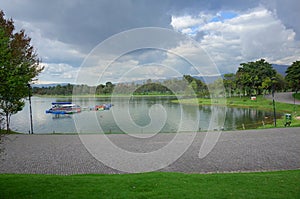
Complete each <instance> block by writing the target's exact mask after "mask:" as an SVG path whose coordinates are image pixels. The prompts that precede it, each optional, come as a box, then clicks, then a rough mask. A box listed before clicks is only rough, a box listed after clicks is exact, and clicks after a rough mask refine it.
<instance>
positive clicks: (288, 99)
mask: <svg viewBox="0 0 300 199" xmlns="http://www.w3.org/2000/svg"><path fill="white" fill-rule="evenodd" d="M265 97H266V98H267V99H273V97H272V95H266V96H265ZM274 99H275V101H277V102H283V103H288V104H294V103H295V104H300V100H297V99H294V98H293V92H285V93H275V94H274Z"/></svg>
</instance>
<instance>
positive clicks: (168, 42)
mask: <svg viewBox="0 0 300 199" xmlns="http://www.w3.org/2000/svg"><path fill="white" fill-rule="evenodd" d="M299 8H300V1H299V0H285V1H283V0H244V1H238V0H231V1H230V0H227V1H225V0H195V1H193V0H189V1H182V0H151V1H150V0H86V1H84V0H51V1H48V0H3V1H1V3H0V9H2V10H3V11H4V13H5V15H6V17H7V18H12V19H13V20H14V22H15V26H16V30H20V29H25V32H26V33H27V35H28V36H29V37H31V38H32V45H33V46H34V47H35V49H36V51H37V54H38V56H39V57H40V58H41V60H42V64H43V65H44V67H45V69H44V71H43V72H42V73H41V74H40V75H39V77H38V79H39V80H38V82H37V83H63V82H64V83H65V82H66V83H86V84H98V83H105V82H107V81H111V82H113V83H116V82H131V81H137V80H143V79H149V78H151V79H167V78H171V77H177V76H182V75H183V74H191V75H198V76H201V75H205V76H210V75H211V76H214V75H217V74H224V73H235V72H236V70H237V68H238V67H239V64H240V63H245V62H249V61H256V60H259V59H261V58H263V59H265V60H266V61H268V62H269V63H273V64H282V65H291V64H292V63H293V62H294V61H296V60H300V23H299V22H298V19H299V18H300V12H299Z"/></svg>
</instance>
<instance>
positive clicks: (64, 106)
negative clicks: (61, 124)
mask: <svg viewBox="0 0 300 199" xmlns="http://www.w3.org/2000/svg"><path fill="white" fill-rule="evenodd" d="M79 112H81V107H80V106H78V105H76V104H72V102H52V107H51V108H50V109H49V110H46V113H52V114H73V113H79Z"/></svg>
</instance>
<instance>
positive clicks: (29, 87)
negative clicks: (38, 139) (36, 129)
mask: <svg viewBox="0 0 300 199" xmlns="http://www.w3.org/2000/svg"><path fill="white" fill-rule="evenodd" d="M27 86H28V96H29V114H30V131H31V134H33V122H32V108H31V94H30V91H31V86H30V84H27Z"/></svg>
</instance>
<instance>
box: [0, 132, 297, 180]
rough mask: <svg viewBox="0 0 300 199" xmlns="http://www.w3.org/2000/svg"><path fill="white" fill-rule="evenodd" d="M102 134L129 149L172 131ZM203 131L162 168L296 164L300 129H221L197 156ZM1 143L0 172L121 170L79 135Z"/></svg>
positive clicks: (163, 139) (158, 143)
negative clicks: (214, 141) (109, 164)
mask: <svg viewBox="0 0 300 199" xmlns="http://www.w3.org/2000/svg"><path fill="white" fill-rule="evenodd" d="M101 136H108V137H109V139H111V140H112V141H113V142H114V143H115V144H116V145H118V146H120V147H122V148H124V149H125V150H128V151H132V152H149V151H153V150H157V149H159V148H160V147H162V146H165V145H166V144H167V143H169V142H170V140H172V138H173V136H174V134H158V135H156V136H155V137H154V138H152V139H137V138H132V137H129V136H127V135H99V137H100V138H101ZM204 136H205V133H198V134H197V136H196V138H195V139H194V142H193V143H192V145H191V146H190V147H189V149H188V150H187V151H186V152H185V153H184V154H183V155H182V156H181V157H180V158H179V159H177V160H176V161H175V162H174V163H172V164H170V165H169V166H167V167H165V168H163V169H161V170H160V171H168V172H187V173H206V172H233V171H234V172H236V171H262V170H283V169H299V168H300V144H299V143H300V128H276V129H266V130H244V131H231V132H222V134H221V137H220V139H219V141H218V143H217V144H216V146H215V147H214V148H213V150H212V151H211V152H210V153H209V154H208V155H207V156H206V157H204V158H203V159H199V157H198V153H199V149H200V146H201V143H202V141H203V139H204ZM1 147H2V148H3V149H4V151H3V152H2V153H1V156H0V157H1V162H0V173H40V174H82V173H121V172H120V171H117V170H114V169H111V168H109V167H107V166H105V165H104V164H103V163H101V162H99V161H97V160H96V159H95V158H94V157H93V156H92V155H90V153H89V152H88V151H87V149H86V148H85V147H84V145H83V144H82V143H81V140H80V138H79V137H78V136H77V135H8V136H6V137H5V138H4V141H3V143H2V144H1ZM112 158H114V157H112Z"/></svg>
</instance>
